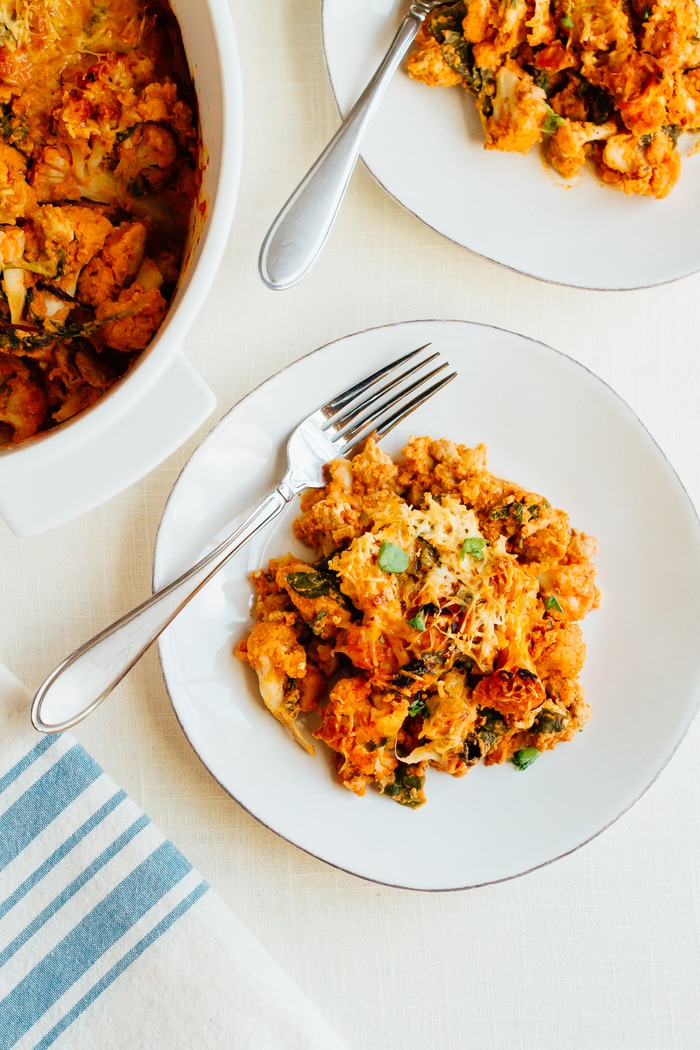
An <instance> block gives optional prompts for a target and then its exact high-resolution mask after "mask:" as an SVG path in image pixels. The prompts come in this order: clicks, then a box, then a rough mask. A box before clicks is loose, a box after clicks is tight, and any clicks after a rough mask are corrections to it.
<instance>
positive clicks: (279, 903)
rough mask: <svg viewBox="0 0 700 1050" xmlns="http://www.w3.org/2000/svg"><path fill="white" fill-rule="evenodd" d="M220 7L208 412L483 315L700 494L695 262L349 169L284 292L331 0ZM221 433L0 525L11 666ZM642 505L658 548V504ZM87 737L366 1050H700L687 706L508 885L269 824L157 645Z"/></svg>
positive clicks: (64, 629) (318, 113) (699, 787)
mask: <svg viewBox="0 0 700 1050" xmlns="http://www.w3.org/2000/svg"><path fill="white" fill-rule="evenodd" d="M350 2H351V0H348V3H350ZM231 5H232V13H233V17H234V21H235V25H236V30H237V35H238V41H239V46H240V50H241V59H242V65H243V76H244V80H245V109H246V129H245V130H246V154H245V160H244V166H243V176H242V185H241V192H240V197H239V205H238V210H237V214H236V218H235V220H234V226H233V230H232V233H231V237H230V242H229V246H228V250H227V253H226V257H225V260H224V264H223V266H222V268H221V271H220V273H219V275H218V278H217V280H216V282H215V285H214V287H213V288H212V290H211V294H210V295H209V298H208V301H207V304H206V307H205V309H204V310H203V312H202V314H201V316H200V317H199V319H198V321H197V323H196V325H195V326H194V329H193V330H192V332H191V334H190V336H189V339H188V341H187V347H186V349H187V353H188V356H189V358H190V360H191V361H192V362H193V363H194V364H195V366H196V367H197V368H198V369H199V370H200V371H201V373H202V375H203V376H204V377H205V379H206V380H207V381H208V382H209V383H210V385H211V386H212V388H213V390H214V391H215V392H216V394H217V396H218V398H219V409H218V413H219V414H223V412H224V411H226V410H227V409H228V408H229V407H230V406H231V405H232V404H233V403H234V402H235V401H236V400H238V399H239V398H240V397H241V396H243V395H244V394H246V393H247V392H248V391H249V390H250V389H251V388H252V387H253V386H255V385H256V384H257V383H258V382H259V381H261V380H262V379H264V378H265V377H267V376H268V375H270V374H271V373H272V372H274V371H276V370H278V369H279V368H280V367H282V366H284V365H286V364H288V363H290V362H292V361H294V360H295V359H297V358H298V357H300V356H301V355H302V354H304V353H306V352H307V351H309V350H312V349H314V348H315V347H317V346H319V345H321V344H323V343H325V342H327V341H329V340H332V339H335V338H338V337H339V336H342V335H345V334H347V333H349V332H353V331H356V330H358V329H362V328H366V327H370V326H373V325H377V324H384V323H390V322H394V321H401V320H407V319H414V318H421V317H444V318H459V319H464V320H471V321H481V322H486V323H489V324H495V325H498V326H500V327H503V328H508V329H511V330H514V331H517V332H521V333H523V334H524V335H527V336H530V337H533V338H536V339H539V340H542V341H543V342H545V343H548V344H549V345H551V346H554V347H556V348H558V349H561V350H563V351H565V352H566V353H568V354H570V355H571V356H573V357H574V358H576V359H577V360H579V361H581V362H582V363H583V364H585V365H587V366H588V367H590V368H591V369H593V371H594V372H596V373H597V374H598V375H599V376H601V377H602V378H603V379H604V380H606V381H607V382H608V383H610V384H611V385H612V386H613V387H614V389H615V390H616V391H618V393H619V394H620V395H621V396H622V397H623V398H624V399H625V400H626V401H627V402H628V403H629V404H630V405H631V406H632V408H633V409H634V410H635V411H636V412H637V414H638V415H639V416H641V418H642V419H643V420H644V422H645V423H646V425H647V426H648V428H649V430H650V431H651V433H652V435H653V436H654V437H655V438H656V440H657V441H658V442H659V444H660V445H661V447H662V449H663V450H664V451H665V453H666V454H667V456H668V457H669V459H670V460H671V462H672V463H673V465H674V466H675V468H676V469H677V471H678V473H679V475H680V477H681V480H682V481H683V483H684V485H685V486H686V488H687V490H688V492H689V493H690V496H691V498H692V499H693V500H694V502H695V504H696V506H697V505H700V474H699V467H700V418H699V417H698V410H697V401H698V392H699V391H700V354H699V353H698V331H699V328H700V325H699V316H700V277H698V276H693V277H689V278H686V279H685V280H682V281H679V282H677V283H675V284H671V285H668V286H666V287H663V288H656V289H652V290H646V291H639V292H623V293H617V292H614V293H613V292H610V293H601V292H589V291H577V290H572V289H567V288H559V287H554V286H550V285H547V284H543V283H539V282H536V281H534V280H530V279H528V278H525V277H522V276H519V275H517V274H515V273H511V272H509V271H507V270H505V269H502V268H500V267H498V266H495V265H493V264H491V263H489V262H487V261H484V260H482V259H479V258H475V257H473V256H471V255H469V254H468V253H466V252H464V251H462V250H460V249H459V248H457V247H455V246H454V245H451V244H449V243H447V242H445V241H443V240H442V239H440V238H439V237H438V236H437V235H436V234H434V233H432V232H431V231H430V230H428V229H427V228H425V227H424V226H423V225H422V224H421V223H420V222H418V220H417V219H415V218H413V217H412V216H411V215H409V214H407V213H406V212H404V211H403V210H402V209H401V208H400V207H399V206H398V205H397V204H396V203H395V202H394V201H392V200H391V199H389V198H388V197H387V196H386V195H385V193H384V192H383V191H382V190H381V188H380V187H379V186H377V185H376V184H375V182H374V181H373V180H372V178H371V177H370V176H369V175H368V174H367V172H366V171H365V170H364V169H359V170H358V172H357V174H356V176H355V178H354V180H353V183H352V186H351V188H350V192H349V195H348V198H347V199H346V202H345V205H344V208H343V210H342V213H341V215H340V218H339V221H338V224H337V226H336V228H335V230H334V232H333V234H332V236H331V238H330V241H329V243H328V245H327V247H326V250H325V253H324V255H323V257H322V259H321V260H320V262H319V263H318V264H317V266H316V268H315V269H314V270H313V271H312V273H311V274H310V276H309V277H308V278H307V279H306V280H305V281H304V282H303V283H302V284H301V285H299V286H298V287H296V288H294V289H291V290H289V291H286V292H271V291H269V290H268V289H266V288H265V287H264V286H263V284H262V283H261V282H260V280H259V278H258V276H257V268H256V262H257V254H258V249H259V245H260V242H261V240H262V237H263V235H264V233H265V230H266V228H267V226H268V224H269V222H270V221H271V219H272V217H273V216H274V214H275V213H276V211H277V208H278V207H279V205H280V203H281V201H282V200H284V198H285V197H286V196H287V194H288V192H289V191H290V189H291V188H292V184H293V182H295V181H296V179H297V178H298V177H300V176H301V174H302V173H303V172H304V170H305V169H306V168H307V166H308V165H309V163H310V162H311V161H312V159H313V158H314V157H315V155H316V154H317V152H318V151H319V150H320V148H321V147H322V145H323V144H324V143H325V141H326V140H327V138H328V137H329V136H330V134H331V133H332V131H333V130H334V129H335V127H336V124H337V115H336V111H335V107H334V103H333V99H332V95H331V92H330V88H329V86H328V82H327V78H326V75H325V69H324V65H323V56H322V48H321V32H320V3H319V0H272V2H269V3H266V4H257V3H251V2H250V0H231ZM687 174H688V177H694V176H691V175H690V171H688V173H687ZM572 250H573V251H575V250H576V246H575V245H572ZM212 422H213V421H212ZM206 429H208V425H207V427H205V428H203V430H202V432H201V433H200V434H199V435H197V436H196V437H194V438H193V439H192V440H191V441H190V442H189V443H188V444H187V445H186V446H185V447H184V448H182V449H181V450H180V451H179V452H178V453H177V454H176V455H174V456H172V457H171V458H170V460H168V461H167V462H166V463H165V464H164V465H163V466H162V467H160V468H159V469H158V470H156V471H154V472H153V473H152V474H151V475H150V476H149V477H147V478H145V479H144V480H143V481H141V482H140V483H139V484H137V485H135V486H134V487H133V488H131V489H130V490H129V491H127V492H125V493H124V494H122V495H120V496H118V497H117V498H115V499H113V500H111V501H110V502H109V503H108V504H107V505H105V506H103V507H101V508H99V509H98V510H96V511H94V512H92V513H90V514H88V515H86V516H85V517H83V518H81V519H79V520H77V521H74V522H73V523H71V524H68V525H66V526H63V527H61V528H58V529H56V530H54V531H53V532H50V533H48V534H46V535H43V536H38V537H34V538H30V539H26V538H25V539H18V538H16V537H15V536H13V535H12V534H11V533H10V532H9V530H8V529H6V528H5V527H4V526H2V525H1V524H0V551H1V557H0V593H1V594H2V602H1V603H0V659H1V660H4V661H5V663H7V664H8V665H9V666H10V667H11V668H12V669H13V671H14V672H15V674H17V675H18V676H19V677H20V678H22V679H23V680H24V681H25V682H26V683H28V684H29V685H32V686H36V685H37V684H38V683H39V682H40V681H41V680H42V678H43V677H44V676H45V674H46V673H48V671H49V670H50V669H51V668H52V667H53V666H54V665H55V664H56V663H57V662H58V661H59V660H60V659H61V658H62V657H63V656H64V655H65V654H66V653H67V652H68V651H70V650H71V649H73V648H74V647H75V646H76V645H78V644H79V643H80V642H82V641H83V640H84V639H85V638H86V637H88V636H89V635H91V634H92V633H94V631H95V630H96V629H98V628H99V627H101V626H103V625H104V624H105V623H106V622H108V621H111V620H112V619H114V618H115V617H117V616H118V615H119V614H121V613H122V612H124V611H125V610H126V609H127V608H129V607H131V606H132V605H133V604H135V603H136V602H137V601H139V600H141V599H142V598H144V597H145V596H146V595H147V594H148V593H149V589H150V579H151V563H152V554H153V546H154V540H155V534H156V528H157V524H158V521H159V518H160V515H161V513H162V510H163V506H164V503H165V500H166V497H167V495H168V493H169V491H170V488H171V486H172V485H173V483H174V481H175V479H176V478H177V475H178V471H179V470H180V469H181V467H182V465H183V464H184V463H185V462H186V460H187V458H188V456H189V455H190V453H191V452H192V450H193V449H194V447H195V446H196V444H197V443H198V441H199V440H200V439H201V437H202V435H203V433H204V432H205V431H206ZM652 510H653V511H654V513H653V518H652V519H651V521H650V542H651V543H652V544H653V546H654V547H655V548H656V549H657V550H658V547H659V544H663V516H659V515H658V514H657V513H656V511H657V510H658V508H653V509H652ZM672 597H673V596H672V595H671V596H669V599H670V611H669V615H672V614H673V612H672ZM640 658H643V654H640ZM659 704H660V706H662V705H663V697H659ZM75 735H76V737H77V738H78V739H79V740H80V741H81V742H82V743H83V744H84V746H85V747H86V749H87V750H88V751H89V753H90V754H91V755H92V756H93V758H95V760H96V761H98V762H99V763H100V764H101V765H102V766H103V767H104V769H105V770H106V771H107V772H108V773H109V774H110V775H111V776H112V777H113V779H114V780H115V781H116V782H117V783H118V784H119V785H120V786H121V787H122V788H124V789H125V790H126V791H127V792H128V793H129V794H130V795H131V797H132V799H134V800H135V802H136V803H137V804H138V805H139V806H141V807H142V808H143V810H145V811H146V812H147V813H148V815H149V816H150V818H151V819H152V820H153V821H154V822H155V823H156V824H157V825H158V826H159V827H160V829H161V830H162V831H163V833H164V834H165V835H166V836H167V837H168V838H169V839H170V840H171V841H172V842H173V843H174V844H175V845H176V846H177V847H178V848H179V849H180V850H181V851H182V852H183V854H185V856H187V857H188V858H189V860H190V861H191V863H192V864H194V865H195V866H196V868H197V869H198V870H199V871H200V872H201V873H202V875H203V876H204V878H206V880H207V881H208V882H209V883H210V884H211V885H212V887H213V888H214V889H215V890H216V891H218V893H219V894H220V895H221V897H222V898H223V899H224V900H225V901H227V902H228V903H229V904H230V905H231V907H232V909H233V910H234V912H235V914H236V915H237V917H238V918H239V919H240V920H241V921H242V922H243V923H244V924H245V925H246V926H247V927H248V928H249V929H250V930H251V931H252V933H253V934H254V935H255V936H256V937H257V938H258V939H259V940H260V941H261V942H262V944H263V945H264V946H265V947H267V948H268V949H269V951H270V953H271V954H272V955H273V956H274V958H275V959H276V960H277V961H278V962H279V963H280V964H281V965H282V966H283V967H284V968H285V969H286V970H287V972H288V973H289V974H290V975H291V976H292V977H293V978H294V980H295V981H296V982H297V983H298V984H299V985H300V986H301V988H302V989H303V990H304V991H305V992H306V994H307V995H308V997H309V998H310V1000H311V1001H312V1002H314V1003H315V1004H316V1005H317V1006H318V1007H319V1009H320V1011H321V1013H322V1014H324V1015H325V1016H326V1018H327V1019H328V1020H329V1021H330V1023H331V1025H332V1026H333V1027H334V1028H335V1029H336V1030H337V1031H338V1033H339V1034H340V1036H341V1037H342V1038H344V1039H345V1041H346V1042H347V1045H348V1046H349V1047H350V1048H351V1050H404V1048H405V1047H410V1046H420V1047H423V1048H425V1050H694V1048H698V1047H700V948H699V933H700V897H699V887H700V874H699V873H700V723H698V721H697V720H696V722H695V724H694V725H693V727H692V728H691V730H690V732H689V734H688V735H687V737H686V739H685V741H684V742H683V744H682V746H681V747H680V749H679V750H678V752H677V753H676V755H675V756H674V758H673V759H672V761H671V763H670V765H669V766H668V768H667V769H666V770H665V771H664V773H663V774H662V776H661V777H660V778H659V780H658V781H657V782H656V783H655V784H654V785H653V786H652V788H651V789H650V790H649V791H648V793H647V794H646V795H645V796H644V797H643V798H642V799H641V800H640V801H639V802H638V804H637V805H636V806H634V808H633V809H632V810H631V811H630V812H628V813H627V814H626V815H625V816H624V817H623V818H622V819H621V820H619V821H618V822H617V823H616V824H614V825H613V826H612V827H611V828H609V829H608V830H607V831H606V832H605V833H604V834H603V835H601V836H600V837H598V838H597V839H596V840H595V841H593V842H591V843H590V844H588V845H587V846H585V847H584V848H582V849H581V850H579V851H578V852H576V853H574V854H573V855H571V856H568V857H566V858H564V859H562V860H560V861H558V862H557V863H555V864H553V865H550V866H549V867H546V868H544V869H542V870H539V871H536V872H533V873H531V874H529V875H527V876H525V877H523V878H520V879H516V880H515V881H512V882H507V883H503V884H499V885H494V886H488V887H484V888H482V889H477V890H470V891H466V892H458V893H445V894H421V893H411V892H408V891H403V890H397V889H389V888H383V887H381V886H378V885H373V884H370V883H365V882H363V881H361V880H359V879H356V878H354V877H352V876H350V875H346V874H343V873H342V872H339V871H336V870H333V869H332V868H330V867H327V866H326V865H324V864H323V863H321V862H319V861H317V860H315V859H313V858H311V857H309V856H307V855H306V854H304V853H302V852H301V851H300V850H298V849H296V848H295V847H294V846H291V845H289V844H288V843H286V842H283V841H281V840H280V839H278V838H277V837H276V836H275V835H273V834H272V833H271V832H269V831H267V830H266V829H265V828H263V827H261V826H260V825H259V824H258V823H257V822H256V821H255V820H254V819H253V818H252V817H250V816H249V815H248V814H247V813H246V812H244V811H243V810H241V809H240V808H239V807H238V806H237V805H236V804H235V803H234V802H232V801H231V800H230V799H229V798H228V796H226V795H225V793H224V792H223V791H222V790H221V789H220V788H219V786H218V785H217V784H216V783H215V782H214V781H213V780H212V778H211V777H210V776H209V775H208V773H207V772H206V771H205V770H204V769H203V768H202V766H201V764H200V763H199V761H198V759H197V758H196V757H195V755H194V754H193V752H192V750H191V749H190V747H189V744H188V743H187V741H186V740H185V739H184V737H183V735H182V732H181V731H180V728H179V726H178V724H177V722H176V719H175V717H174V715H173V713H172V710H171V708H170V705H169V702H168V698H167V695H166V691H165V688H164V685H163V681H162V677H161V674H160V668H159V663H158V659H157V655H156V653H155V652H151V653H149V654H148V655H147V656H146V658H144V660H143V661H142V662H141V663H140V664H139V665H138V666H137V667H136V668H135V670H134V671H133V672H132V673H131V675H130V676H129V677H128V678H127V679H126V680H125V681H124V682H123V683H122V684H121V685H120V686H119V688H118V689H117V690H116V692H115V693H114V695H113V696H112V697H111V699H110V700H109V701H108V702H107V703H106V704H105V705H103V707H102V708H101V709H100V710H99V711H98V712H97V713H96V714H94V715H93V716H92V717H91V718H90V719H89V720H88V721H87V722H86V723H84V724H83V725H82V726H80V727H79V728H78V729H77V730H76V732H75ZM76 1045H81V1046H89V1045H90V1044H89V1043H83V1044H76ZM132 1046H133V1044H132V1043H130V1042H127V1041H125V1043H124V1048H125V1050H127V1048H128V1050H131V1048H132ZM198 1050H219V1048H218V1047H216V1046H207V1045H201V1044H200V1046H199V1047H198Z"/></svg>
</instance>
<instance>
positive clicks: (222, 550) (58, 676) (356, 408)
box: [31, 344, 456, 733]
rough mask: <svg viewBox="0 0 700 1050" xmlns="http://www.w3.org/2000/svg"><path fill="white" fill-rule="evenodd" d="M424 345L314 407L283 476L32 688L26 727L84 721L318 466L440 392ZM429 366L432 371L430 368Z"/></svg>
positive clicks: (56, 727) (440, 380)
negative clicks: (226, 531)
mask: <svg viewBox="0 0 700 1050" xmlns="http://www.w3.org/2000/svg"><path fill="white" fill-rule="evenodd" d="M429 345H430V344H426V345H425V346H421V347H419V348H418V349H417V350H413V351H412V352H411V353H409V354H405V355H404V356H403V357H400V358H398V360H396V361H393V362H392V363H391V364H388V365H386V366H385V367H384V368H380V369H379V370H378V371H376V372H373V373H372V375H370V376H367V377H366V378H365V379H363V380H361V381H360V382H359V383H355V384H354V385H353V386H351V387H349V388H348V389H347V390H344V391H343V392H342V393H341V394H337V395H336V397H333V398H331V400H330V401H328V402H327V403H326V404H325V405H321V407H320V408H318V409H317V410H316V411H315V412H312V413H311V415H310V416H307V418H306V419H304V420H302V421H301V423H299V424H298V426H297V427H296V428H295V429H294V431H293V432H292V434H291V435H290V438H289V441H288V443H287V470H286V473H285V474H284V477H283V478H282V480H281V481H280V483H279V485H278V486H277V488H275V489H274V491H273V492H271V493H270V494H269V495H268V496H266V497H265V498H264V499H263V500H262V502H261V503H260V504H259V505H258V506H257V507H256V508H255V510H254V511H253V512H252V514H250V515H249V516H248V517H247V518H246V520H245V521H244V522H243V523H242V524H241V525H239V526H238V528H236V529H235V530H234V532H232V533H231V535H230V536H228V537H227V538H226V539H225V540H223V541H222V542H221V543H220V544H218V546H217V547H215V548H214V550H212V551H211V553H209V554H207V555H206V556H205V557H204V558H202V559H201V560H200V561H199V562H197V564H196V565H194V566H193V567H192V568H191V569H189V570H188V571H187V572H185V573H184V574H183V575H182V576H179V577H178V578H177V579H176V580H174V581H173V582H172V583H170V584H168V585H167V586H166V587H163V588H162V589H161V590H159V591H156V593H155V594H153V595H152V596H151V597H150V598H148V599H147V600H146V601H144V602H142V603H141V605H138V606H137V607H136V608H135V609H133V610H132V611H131V612H129V613H127V614H126V615H125V616H122V617H121V618H120V619H119V620H117V621H116V622H115V623H113V624H112V625H111V626H110V627H107V628H105V630H103V631H100V633H99V634H97V635H95V637H94V638H92V639H91V640H90V641H88V642H85V644H84V645H82V646H81V647H80V648H79V649H76V651H75V652H74V653H72V655H70V656H69V657H67V659H65V660H64V661H63V662H62V663H61V664H59V666H58V667H57V668H56V669H55V670H54V671H53V672H52V673H51V674H50V675H49V677H48V678H47V679H46V681H45V682H44V683H43V684H42V685H41V686H40V687H39V689H38V691H37V693H36V695H35V697H34V700H33V703H32V711H31V716H32V723H33V725H34V727H35V728H36V729H38V730H40V731H41V732H44V733H58V732H61V731H62V730H64V729H69V728H70V727H71V726H74V725H77V723H78V722H80V721H82V719H83V718H86V717H87V715H89V714H91V712H92V711H94V710H95V708H96V707H97V706H98V704H100V703H102V701H103V700H104V699H106V697H107V696H109V694H110V693H111V691H112V689H114V687H115V686H116V685H117V683H118V682H120V681H121V679H122V678H123V677H124V675H125V674H127V672H128V671H130V670H131V668H132V667H133V666H134V664H135V663H136V662H137V660H139V659H140V657H141V656H143V654H144V653H145V652H146V650H147V649H148V647H149V646H150V645H151V643H152V642H154V641H155V639H156V638H157V637H158V636H159V635H160V634H161V633H162V632H163V631H164V630H165V628H166V627H167V626H168V624H169V623H171V622H172V620H174V618H175V617H176V616H177V614H178V613H179V612H180V611H181V610H182V609H183V608H184V607H185V605H186V604H187V603H188V602H189V600H190V599H191V598H192V597H193V596H194V595H195V594H196V593H197V592H198V591H199V590H200V588H201V587H203V586H204V584H205V583H206V582H207V581H208V580H210V579H211V577H212V576H214V575H215V573H217V572H218V571H219V569H220V568H221V567H222V566H223V565H224V564H225V563H226V562H227V561H228V560H229V559H230V558H231V557H233V555H234V554H236V552H237V551H239V550H240V549H241V547H243V545H244V544H245V543H247V542H248V541H249V540H250V539H251V538H252V537H253V536H255V534H256V533H257V532H259V531H260V530H261V529H262V528H264V527H265V526H266V525H268V524H269V523H270V522H271V521H272V520H273V519H274V518H276V517H277V515H278V514H279V513H280V512H281V511H282V510H283V508H284V507H286V506H287V504H288V503H289V502H290V501H291V500H292V499H293V498H294V497H295V496H296V495H298V493H300V492H301V491H302V490H303V489H306V488H318V487H320V486H321V485H323V484H324V467H325V465H326V464H327V463H328V462H329V461H330V460H332V459H336V458H339V457H350V456H352V455H353V453H354V452H356V451H357V450H358V448H359V447H360V446H361V445H362V443H363V442H364V441H366V440H367V438H368V437H370V436H375V437H377V438H381V437H384V436H385V435H386V434H388V433H389V431H390V430H392V429H393V428H394V427H395V426H396V424H397V423H399V422H400V421H401V420H402V419H405V418H406V416H408V415H410V414H411V412H414V411H415V409H417V408H418V407H419V405H422V404H424V402H426V401H427V400H428V399H429V398H431V397H432V396H433V395H434V394H436V393H437V392H438V390H441V389H442V388H443V387H444V386H446V385H447V383H449V382H450V381H451V380H452V379H454V378H455V376H456V372H451V373H449V374H447V375H444V374H443V373H444V370H445V369H446V368H448V367H449V366H448V365H447V363H446V362H442V363H440V364H435V362H437V360H438V358H439V357H440V355H439V354H438V353H429V354H426V353H425V351H426V350H427V349H428V346H429ZM431 366H434V367H431Z"/></svg>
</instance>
